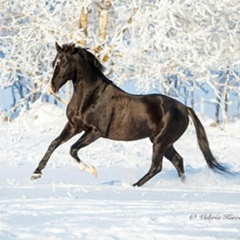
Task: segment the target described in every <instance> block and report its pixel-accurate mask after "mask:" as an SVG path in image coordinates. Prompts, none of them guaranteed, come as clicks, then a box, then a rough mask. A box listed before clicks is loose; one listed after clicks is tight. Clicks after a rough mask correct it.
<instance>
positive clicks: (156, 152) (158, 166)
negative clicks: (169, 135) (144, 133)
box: [133, 143, 166, 187]
mask: <svg viewBox="0 0 240 240" xmlns="http://www.w3.org/2000/svg"><path fill="white" fill-rule="evenodd" d="M165 150H166V148H165V147H163V145H162V144H159V143H157V144H153V156H152V164H151V167H150V169H149V171H148V172H147V174H146V175H145V176H144V177H142V178H141V179H140V180H139V181H138V182H136V183H135V184H133V186H137V187H140V186H142V185H143V184H144V183H146V182H147V181H148V180H149V179H151V178H152V177H154V176H155V175H156V174H157V173H159V172H161V170H162V159H163V153H164V152H165Z"/></svg>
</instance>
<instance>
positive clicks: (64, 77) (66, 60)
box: [50, 43, 76, 93]
mask: <svg viewBox="0 0 240 240" xmlns="http://www.w3.org/2000/svg"><path fill="white" fill-rule="evenodd" d="M56 50H57V55H56V57H55V59H54V61H53V67H54V73H53V77H52V80H51V85H50V92H51V93H56V92H58V90H59V89H60V88H61V87H62V86H63V85H64V84H65V83H66V82H67V81H68V80H73V79H74V77H75V76H76V66H75V60H74V57H73V56H74V52H75V46H74V45H73V44H72V45H65V46H63V47H60V46H59V45H58V43H56Z"/></svg>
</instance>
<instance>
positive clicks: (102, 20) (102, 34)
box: [98, 0, 111, 44]
mask: <svg viewBox="0 0 240 240" xmlns="http://www.w3.org/2000/svg"><path fill="white" fill-rule="evenodd" d="M110 7H111V1H110V0H102V1H101V3H100V4H99V6H98V14H99V38H100V42H101V44H102V43H104V41H105V40H106V36H107V24H108V10H109V9H110Z"/></svg>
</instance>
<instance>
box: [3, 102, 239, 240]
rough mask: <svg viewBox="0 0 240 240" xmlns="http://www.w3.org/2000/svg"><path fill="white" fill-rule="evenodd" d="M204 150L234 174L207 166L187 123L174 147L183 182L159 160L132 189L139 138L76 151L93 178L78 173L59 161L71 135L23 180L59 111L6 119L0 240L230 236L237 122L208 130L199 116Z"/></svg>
mask: <svg viewBox="0 0 240 240" xmlns="http://www.w3.org/2000/svg"><path fill="white" fill-rule="evenodd" d="M201 119H202V121H203V124H204V126H205V128H206V131H207V134H208V138H209V142H210V145H211V148H212V151H213V153H214V154H215V155H216V156H217V158H218V160H219V162H221V163H224V164H228V165H229V166H230V167H231V169H232V170H234V172H235V173H234V174H217V173H215V172H213V171H211V170H209V169H208V168H207V165H206V163H205V160H204V159H203V156H202V154H201V152H200V150H199V148H198V146H197V140H196V135H195V130H194V128H193V126H192V125H190V126H189V128H188V130H187V131H186V133H185V134H184V135H183V136H182V138H181V139H180V140H179V141H178V142H177V143H176V144H175V147H176V149H177V150H178V152H179V153H180V154H181V155H182V156H183V158H184V162H185V173H186V180H185V182H184V183H183V182H181V181H179V179H178V177H177V173H176V170H175V169H174V168H173V166H172V165H171V164H170V163H169V162H168V161H167V160H166V159H164V164H163V171H162V172H161V173H160V174H158V175H157V176H155V177H154V178H153V179H151V180H150V181H149V182H148V183H146V184H145V185H144V186H143V187H141V188H134V187H132V184H133V183H135V182H136V181H137V180H139V179H140V178H141V177H142V176H143V175H144V174H145V173H146V172H147V170H148V168H149V166H150V162H151V161H150V158H151V150H152V147H151V143H150V141H149V140H148V139H144V140H141V141H135V142H116V141H110V140H106V139H100V140H98V141H96V142H94V143H93V144H91V145H89V146H88V147H86V148H84V149H82V150H81V151H80V152H79V155H80V156H81V159H82V160H83V161H84V162H85V163H86V164H88V165H93V166H95V167H96V169H97V171H98V177H97V178H95V177H93V176H92V175H90V174H87V173H85V172H81V171H79V170H78V168H77V167H76V165H75V163H74V161H73V160H72V158H71V157H70V155H69V149H70V146H71V144H73V143H74V141H76V140H77V137H76V138H74V139H72V140H70V141H68V142H67V143H65V144H64V145H62V146H60V147H59V148H58V149H57V150H56V151H55V152H54V154H53V155H52V158H51V159H50V161H49V164H48V165H47V167H46V169H44V170H43V175H42V178H40V179H38V180H36V181H31V180H30V178H31V175H32V172H33V171H34V170H35V168H36V166H37V164H38V162H39V161H40V159H41V157H42V156H43V154H44V153H45V151H46V150H47V147H48V145H49V144H50V142H51V141H52V140H53V139H54V138H55V137H57V135H58V134H59V133H60V131H61V129H62V128H63V126H64V124H65V121H66V117H65V112H64V110H63V109H60V108H58V107H56V106H54V105H51V104H41V103H39V102H37V103H36V104H34V105H33V106H32V109H31V110H30V111H27V112H24V113H22V114H21V115H20V117H19V118H18V119H16V120H15V121H13V122H9V123H6V122H0V162H1V168H0V176H1V177H0V239H3V240H12V239H22V240H28V239H31V240H32V239H35V240H38V239H39V240H40V239H41V240H42V239H46V240H62V239H64V240H65V239H69V240H71V239H74V240H75V239H87V240H88V239H102V240H108V239H183V240H186V239H189V240H190V239H191V240H194V239H197V240H199V239H204V240H208V239H209V240H210V239H211V240H212V239H224V240H226V239H235V240H239V239H240V184H239V183H240V161H239V140H240V133H239V127H240V122H239V121H238V122H235V123H229V124H228V125H226V126H225V127H224V129H220V128H212V127H210V124H209V122H210V121H209V119H204V118H203V117H201Z"/></svg>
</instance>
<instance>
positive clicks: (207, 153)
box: [187, 107, 227, 172]
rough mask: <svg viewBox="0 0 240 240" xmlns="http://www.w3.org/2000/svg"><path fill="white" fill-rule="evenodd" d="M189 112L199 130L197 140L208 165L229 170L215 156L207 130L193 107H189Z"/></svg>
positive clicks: (224, 170)
mask: <svg viewBox="0 0 240 240" xmlns="http://www.w3.org/2000/svg"><path fill="white" fill-rule="evenodd" d="M187 111H188V114H189V115H190V117H191V118H192V121H193V124H194V126H195V129H196V132H197V140H198V145H199V147H200V149H201V151H202V153H203V156H204V158H205V160H206V162H207V165H208V166H209V168H211V169H218V170H220V171H223V172H227V168H225V167H223V166H222V165H221V164H219V163H218V162H217V160H216V159H215V158H214V156H213V154H212V152H211V150H210V147H209V143H208V139H207V135H206V132H205V130H204V127H203V125H202V123H201V122H200V120H199V118H198V117H197V115H196V113H195V112H194V111H193V109H192V108H189V107H188V108H187Z"/></svg>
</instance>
